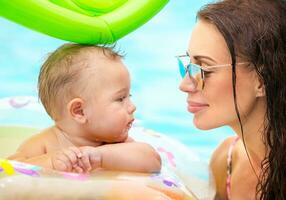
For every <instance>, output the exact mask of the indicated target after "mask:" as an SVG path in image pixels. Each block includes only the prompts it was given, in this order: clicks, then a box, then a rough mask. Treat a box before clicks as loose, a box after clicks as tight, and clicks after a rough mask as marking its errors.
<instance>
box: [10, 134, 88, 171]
mask: <svg viewBox="0 0 286 200" xmlns="http://www.w3.org/2000/svg"><path fill="white" fill-rule="evenodd" d="M51 140H52V138H51V137H50V134H46V133H45V132H43V133H40V134H38V135H35V136H33V137H31V138H29V139H28V140H27V141H25V142H24V143H23V144H22V145H21V146H20V147H19V148H18V150H17V152H16V153H15V154H13V155H11V156H9V157H8V158H7V159H10V160H17V161H20V162H25V163H29V164H32V165H38V166H42V167H45V168H50V169H55V170H59V171H68V172H71V171H75V172H83V171H86V170H85V169H84V168H83V165H80V164H81V163H80V162H78V161H79V159H78V158H79V157H81V152H80V150H79V149H78V148H76V147H69V148H66V149H61V150H58V151H54V152H47V149H46V143H45V142H47V141H51ZM79 163H80V164H79Z"/></svg>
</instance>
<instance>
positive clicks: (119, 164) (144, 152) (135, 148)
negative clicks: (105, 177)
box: [80, 142, 161, 173]
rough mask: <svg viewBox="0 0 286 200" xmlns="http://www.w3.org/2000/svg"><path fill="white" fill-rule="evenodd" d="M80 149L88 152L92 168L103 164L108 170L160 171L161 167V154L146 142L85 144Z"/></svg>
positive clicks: (102, 166) (84, 153)
mask: <svg viewBox="0 0 286 200" xmlns="http://www.w3.org/2000/svg"><path fill="white" fill-rule="evenodd" d="M80 150H81V151H82V153H83V155H84V156H86V155H87V154H88V156H89V158H90V162H91V167H92V169H95V168H97V167H99V166H101V168H104V169H108V170H119V171H132V172H145V173H152V172H159V171H160V169H161V158H160V156H159V154H158V153H157V152H156V151H155V150H154V149H153V148H152V147H151V146H150V145H148V144H146V143H141V142H127V143H116V144H106V145H102V146H98V147H90V146H85V147H80ZM93 160H95V162H93ZM99 162H100V163H99Z"/></svg>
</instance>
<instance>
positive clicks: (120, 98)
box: [116, 94, 131, 102]
mask: <svg viewBox="0 0 286 200" xmlns="http://www.w3.org/2000/svg"><path fill="white" fill-rule="evenodd" d="M127 97H131V94H128V95H124V96H122V97H119V98H118V99H117V100H116V101H119V102H123V101H124V100H125V99H126V98H127Z"/></svg>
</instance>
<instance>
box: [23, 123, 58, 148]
mask: <svg viewBox="0 0 286 200" xmlns="http://www.w3.org/2000/svg"><path fill="white" fill-rule="evenodd" d="M54 138H55V136H54V134H53V131H52V128H47V129H44V130H43V131H41V132H39V133H37V134H35V135H33V136H32V137H30V138H28V139H27V140H26V141H24V142H23V143H22V144H21V145H20V147H19V149H18V151H22V152H34V153H39V152H40V153H46V146H47V143H51V141H53V140H54Z"/></svg>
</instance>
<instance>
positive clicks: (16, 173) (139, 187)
mask: <svg viewBox="0 0 286 200" xmlns="http://www.w3.org/2000/svg"><path fill="white" fill-rule="evenodd" d="M0 113H1V115H2V116H0V199H13V198H16V197H25V198H26V199H29V200H33V199H45V198H46V199H110V200H111V199H123V200H124V199H126V200H129V199H134V197H136V200H141V199H142V200H145V199H148V200H149V199H150V200H151V199H154V200H155V199H156V200H159V199H169V200H184V199H185V200H192V199H210V196H211V195H212V189H211V188H210V187H209V183H208V177H205V174H203V173H202V174H200V172H202V171H204V169H206V170H207V164H204V163H202V162H201V160H200V158H199V156H198V155H197V154H195V153H194V152H192V151H191V150H189V149H188V148H187V147H186V146H184V145H183V144H181V143H179V142H177V141H175V140H173V139H171V138H169V137H167V136H165V135H163V134H160V133H157V132H155V131H152V130H148V129H145V128H144V127H142V126H140V125H138V124H137V125H136V124H135V125H134V127H132V128H131V130H130V135H131V137H132V138H134V139H135V140H136V141H142V142H146V143H149V144H150V145H152V146H153V147H154V148H155V149H156V150H157V151H158V152H159V154H160V156H161V158H162V170H161V173H159V174H140V173H127V172H112V171H96V172H94V173H92V174H89V175H82V174H75V173H64V172H57V171H54V170H50V169H44V168H41V167H39V166H34V165H28V164H24V163H20V162H16V161H10V160H5V159H4V158H5V157H6V156H8V155H9V154H11V153H12V152H14V151H15V150H16V148H17V146H18V145H19V144H20V143H22V141H23V140H24V139H26V138H28V137H30V136H31V135H33V134H35V133H37V132H38V131H39V130H40V129H41V128H44V127H46V126H48V124H49V123H51V121H50V120H49V117H48V116H47V114H46V113H45V111H44V109H43V107H42V105H40V104H39V103H38V100H37V98H36V97H9V98H3V99H0ZM27 119H30V120H27ZM25 120H27V121H25ZM32 120H33V121H32ZM31 124H33V126H31ZM35 124H36V125H37V126H36V125H35ZM29 125H30V126H29ZM186 155H187V156H186ZM1 158H2V159H1ZM11 191H13V192H11ZM16 199H17V198H16ZM19 199H21V198H19Z"/></svg>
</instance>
